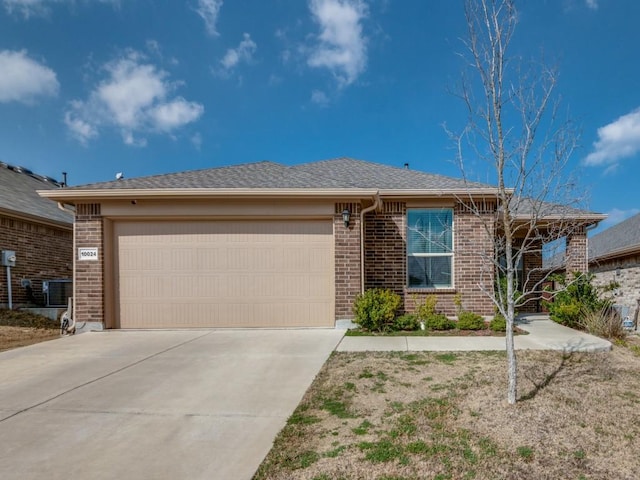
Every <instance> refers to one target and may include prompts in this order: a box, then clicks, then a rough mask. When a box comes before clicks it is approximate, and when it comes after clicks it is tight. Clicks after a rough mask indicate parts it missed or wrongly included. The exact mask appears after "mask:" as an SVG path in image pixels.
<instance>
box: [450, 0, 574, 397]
mask: <svg viewBox="0 0 640 480" xmlns="http://www.w3.org/2000/svg"><path fill="white" fill-rule="evenodd" d="M465 15H466V21H467V27H468V37H467V38H466V39H465V40H463V43H464V46H465V51H464V52H463V53H462V54H461V56H462V58H463V59H464V61H465V62H466V67H467V68H466V69H465V71H464V73H463V76H462V82H461V85H460V88H459V89H457V90H456V94H457V95H459V96H460V98H461V99H462V100H463V102H464V105H465V106H466V109H467V113H468V122H467V126H466V128H465V129H464V130H463V131H462V132H459V133H455V134H453V133H451V132H449V133H450V135H452V138H453V139H454V141H455V144H456V146H457V154H456V157H457V161H458V163H459V166H460V169H461V171H462V175H463V177H464V178H465V180H468V179H469V176H470V173H469V166H470V162H469V161H468V158H469V157H470V158H472V159H473V160H474V161H475V160H476V159H477V160H482V161H484V162H487V163H488V165H489V171H490V173H491V175H492V176H493V177H494V179H495V181H496V183H497V195H496V198H495V199H484V200H483V201H482V202H480V201H478V200H477V199H474V198H472V197H471V196H470V195H469V197H468V198H464V199H462V198H461V199H460V201H461V203H462V204H463V205H464V206H465V208H467V209H468V210H469V211H470V212H472V213H473V214H475V215H477V216H478V217H479V218H482V219H483V226H484V228H485V229H486V234H487V236H488V237H489V238H491V241H492V242H493V247H494V248H493V251H492V252H491V253H490V254H486V255H485V257H486V258H484V259H483V260H484V261H483V264H485V265H486V267H487V268H486V272H484V273H485V275H484V276H483V279H482V280H481V281H480V285H479V286H480V288H481V289H482V290H483V291H484V292H485V293H486V294H487V295H489V296H490V297H491V299H492V301H493V303H494V304H495V307H496V310H497V311H499V312H500V313H501V314H502V315H503V316H504V318H505V319H506V323H507V334H506V347H507V357H508V379H509V387H508V394H507V400H508V402H509V403H510V404H514V403H515V402H516V399H517V359H516V353H515V348H514V338H513V325H514V319H515V316H516V309H517V308H518V307H520V306H523V305H526V304H527V303H530V302H537V301H539V299H540V297H541V295H542V291H543V288H542V287H543V283H544V282H545V280H546V279H547V276H548V273H547V272H545V271H544V270H543V269H542V265H541V261H542V249H543V246H544V245H545V244H547V245H548V244H550V243H551V242H552V241H554V240H556V239H560V238H563V237H566V236H567V235H571V234H572V233H573V232H574V230H576V229H579V228H584V222H581V221H580V220H579V217H580V216H579V215H578V216H576V213H579V212H581V211H580V210H578V209H576V208H575V206H576V204H577V200H576V197H575V195H574V191H575V185H576V184H575V182H573V181H572V180H571V179H570V178H567V177H565V167H566V165H567V161H568V160H569V158H570V157H571V154H572V153H573V151H574V149H575V148H576V144H577V139H578V135H577V132H576V130H575V129H574V128H573V125H572V123H571V122H570V121H569V120H567V119H565V118H561V116H560V111H559V108H558V106H559V103H558V100H557V99H556V97H555V96H554V89H555V87H556V82H557V72H556V71H555V70H554V69H553V68H549V67H547V66H546V65H545V64H544V63H529V64H527V65H526V66H525V65H524V64H523V62H521V61H520V60H519V58H518V57H517V56H516V55H512V54H511V52H510V49H511V41H512V38H513V35H514V32H515V28H516V25H517V23H518V15H517V11H516V8H515V2H514V0H466V2H465ZM476 168H477V167H476ZM487 202H494V206H493V207H492V208H488V207H487ZM488 211H493V212H495V215H493V216H491V215H489V216H487V212H488ZM532 257H533V258H535V259H537V260H538V261H539V262H538V264H537V265H535V266H533V267H532V268H528V269H527V271H526V276H520V275H519V273H520V272H521V269H520V268H519V267H520V266H521V265H522V264H523V262H524V261H525V259H530V258H532Z"/></svg>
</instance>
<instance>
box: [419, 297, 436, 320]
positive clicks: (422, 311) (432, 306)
mask: <svg viewBox="0 0 640 480" xmlns="http://www.w3.org/2000/svg"><path fill="white" fill-rule="evenodd" d="M414 300H415V303H416V315H417V316H418V320H421V321H423V322H426V321H427V318H429V317H430V316H432V315H435V313H436V305H437V304H438V297H436V296H435V295H427V296H426V297H425V298H424V300H423V301H420V300H418V299H417V298H415V297H414Z"/></svg>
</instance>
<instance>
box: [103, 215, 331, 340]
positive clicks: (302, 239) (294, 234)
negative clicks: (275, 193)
mask: <svg viewBox="0 0 640 480" xmlns="http://www.w3.org/2000/svg"><path fill="white" fill-rule="evenodd" d="M114 236H115V249H114V251H115V257H116V258H115V262H116V264H115V266H116V268H115V279H116V282H115V283H116V311H117V314H118V319H119V327H120V328H176V327H177V328H185V327H190V328H194V327H195V328H197V327H302V326H304V327H308V326H314V327H315V326H333V303H334V300H333V299H334V285H333V282H334V274H333V271H334V267H333V265H334V262H333V226H332V222H331V221H329V220H318V221H293V220H283V221H206V222H205V221H193V222H191V221H189V222H188V221H171V222H169V221H165V222H125V221H122V222H116V223H115V224H114Z"/></svg>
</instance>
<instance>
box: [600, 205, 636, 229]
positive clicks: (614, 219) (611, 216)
mask: <svg viewBox="0 0 640 480" xmlns="http://www.w3.org/2000/svg"><path fill="white" fill-rule="evenodd" d="M638 213H640V209H637V208H630V209H628V210H620V209H618V208H613V209H611V210H609V211H608V212H607V218H606V219H604V220H603V221H602V222H601V223H600V226H602V227H606V228H608V227H611V226H613V225H616V224H617V223H620V222H622V221H623V220H626V219H627V218H629V217H633V216H634V215H636V214H638Z"/></svg>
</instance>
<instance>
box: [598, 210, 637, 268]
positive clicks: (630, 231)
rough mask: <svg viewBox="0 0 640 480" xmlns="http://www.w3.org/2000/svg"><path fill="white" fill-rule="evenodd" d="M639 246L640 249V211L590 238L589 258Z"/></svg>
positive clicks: (613, 253)
mask: <svg viewBox="0 0 640 480" xmlns="http://www.w3.org/2000/svg"><path fill="white" fill-rule="evenodd" d="M634 247H637V248H638V249H639V250H640V213H638V214H637V215H634V216H633V217H630V218H627V219H626V220H625V221H624V222H621V223H618V224H617V225H614V226H613V227H610V228H608V229H606V230H603V231H602V232H600V233H598V234H597V235H594V236H593V237H592V238H590V239H589V259H591V260H597V259H598V258H600V257H605V256H609V255H615V254H616V252H622V251H626V250H629V249H632V248H634Z"/></svg>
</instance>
